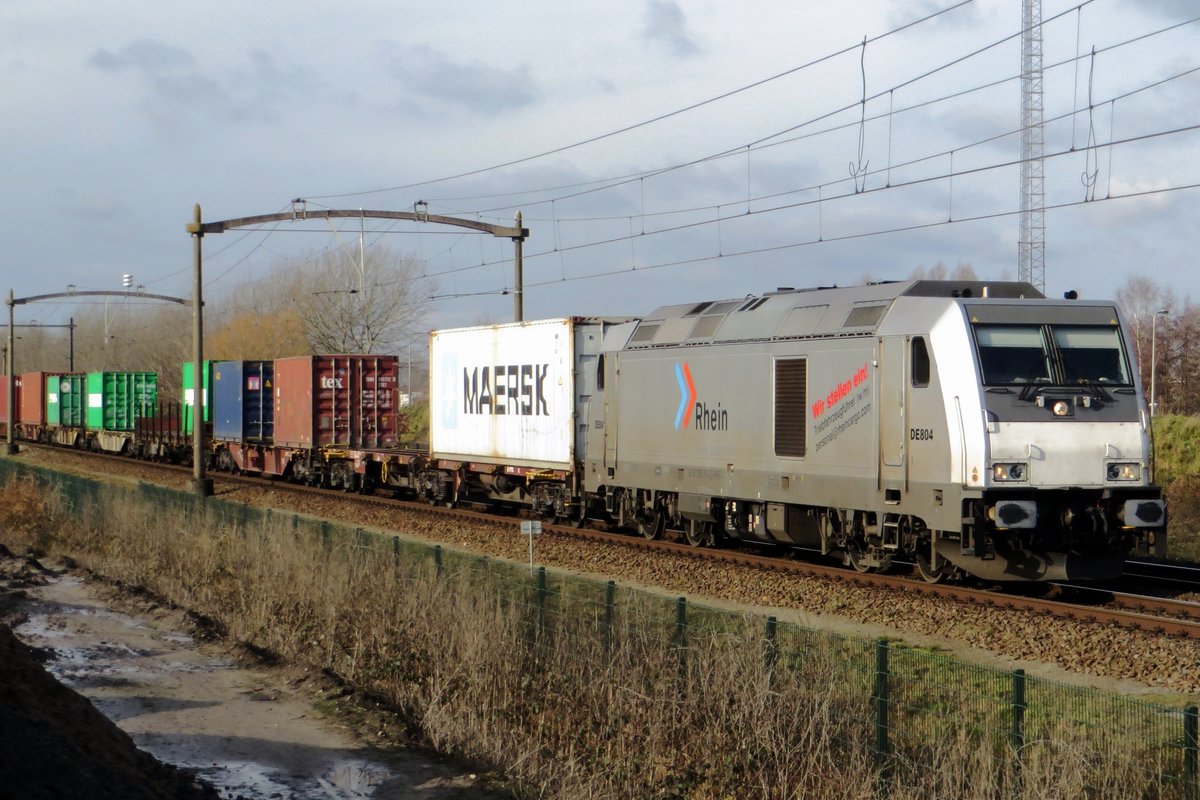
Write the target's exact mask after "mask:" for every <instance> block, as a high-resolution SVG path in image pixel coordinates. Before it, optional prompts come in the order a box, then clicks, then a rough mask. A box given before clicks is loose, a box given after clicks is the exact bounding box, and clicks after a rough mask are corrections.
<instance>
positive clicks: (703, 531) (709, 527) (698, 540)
mask: <svg viewBox="0 0 1200 800" xmlns="http://www.w3.org/2000/svg"><path fill="white" fill-rule="evenodd" d="M683 530H684V535H685V536H687V543H688V544H690V545H691V546H692V547H712V546H713V545H714V544H715V539H716V537H715V535H714V534H713V524H712V523H711V522H703V521H701V520H696V519H689V520H688V521H687V524H686V526H685V527H684V529H683Z"/></svg>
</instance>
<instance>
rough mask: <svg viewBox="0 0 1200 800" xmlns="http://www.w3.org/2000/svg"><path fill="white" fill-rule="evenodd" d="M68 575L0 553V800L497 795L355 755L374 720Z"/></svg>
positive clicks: (441, 799)
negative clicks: (0, 742)
mask: <svg viewBox="0 0 1200 800" xmlns="http://www.w3.org/2000/svg"><path fill="white" fill-rule="evenodd" d="M70 566H71V565H69V564H43V563H42V562H39V561H37V560H36V559H32V558H17V557H13V556H12V554H8V553H4V554H0V623H3V624H0V741H2V742H3V746H0V799H3V798H10V797H11V798H21V799H22V800H25V799H26V798H74V797H78V798H110V797H111V798H129V799H131V800H140V798H179V800H193V798H195V799H197V800H198V799H199V798H209V799H210V800H211V798H216V797H223V798H245V800H259V799H260V798H261V799H263V800H266V799H268V798H270V799H271V800H274V799H275V798H323V799H328V798H347V799H349V798H355V799H357V798H376V799H377V800H415V799H416V798H420V799H421V800H466V798H472V800H475V799H479V800H500V798H509V797H511V795H510V794H509V793H507V792H506V791H504V790H503V789H502V788H500V787H498V786H497V785H495V784H494V783H493V782H491V781H488V780H485V779H481V778H480V777H479V776H478V774H477V773H476V772H474V771H473V770H472V768H471V767H470V766H469V765H462V764H455V763H453V762H448V761H446V760H443V759H441V758H439V757H437V756H435V755H432V754H429V753H424V752H421V751H417V750H411V749H403V748H395V747H379V746H373V745H366V744H363V743H362V741H363V739H365V738H367V737H366V736H365V735H364V734H365V733H366V732H367V729H369V728H371V727H373V726H381V719H382V717H381V716H380V715H376V716H375V717H374V718H373V715H372V713H371V712H370V711H369V710H366V709H364V708H363V707H362V705H361V704H357V703H354V702H350V701H351V700H352V698H348V697H347V696H346V694H345V693H344V692H343V691H342V690H341V689H340V687H338V686H337V685H336V684H334V683H333V682H332V681H330V680H329V679H327V678H326V677H325V676H321V675H313V674H306V673H298V672H295V671H294V670H293V671H289V670H287V669H283V668H269V667H266V666H263V665H262V664H258V663H254V659H253V657H252V656H251V655H248V654H246V653H240V652H238V651H235V650H231V649H229V648H228V647H227V646H224V645H222V644H221V643H219V642H215V641H205V640H204V636H203V628H202V627H197V625H196V624H195V622H194V621H191V620H189V618H188V617H187V615H185V614H184V613H183V612H181V611H178V610H174V609H169V608H164V607H162V606H160V605H157V604H156V603H154V602H153V601H151V600H147V599H145V598H131V597H128V596H125V595H122V594H120V593H119V592H117V591H116V590H115V589H113V588H112V587H108V586H106V585H104V584H103V583H101V582H99V581H93V580H88V579H87V578H86V576H81V575H80V574H78V573H77V572H74V571H72V570H71V569H70ZM10 629H11V630H10ZM14 634H15V636H14ZM371 733H372V734H377V733H378V732H377V731H372V732H371ZM371 738H377V737H376V736H372V737H371Z"/></svg>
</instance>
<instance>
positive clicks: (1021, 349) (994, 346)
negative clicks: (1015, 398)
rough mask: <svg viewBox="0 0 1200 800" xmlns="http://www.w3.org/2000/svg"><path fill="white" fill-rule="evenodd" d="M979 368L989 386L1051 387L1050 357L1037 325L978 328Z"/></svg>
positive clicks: (983, 326) (985, 326) (976, 337)
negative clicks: (1021, 384)
mask: <svg viewBox="0 0 1200 800" xmlns="http://www.w3.org/2000/svg"><path fill="white" fill-rule="evenodd" d="M975 341H976V343H977V344H978V345H979V367H980V369H981V370H982V371H983V382H984V384H985V385H987V386H997V385H1005V384H1013V383H1045V384H1048V383H1050V353H1049V351H1048V349H1047V347H1046V341H1045V338H1044V337H1043V336H1042V329H1041V327H1040V326H1037V325H976V326H975Z"/></svg>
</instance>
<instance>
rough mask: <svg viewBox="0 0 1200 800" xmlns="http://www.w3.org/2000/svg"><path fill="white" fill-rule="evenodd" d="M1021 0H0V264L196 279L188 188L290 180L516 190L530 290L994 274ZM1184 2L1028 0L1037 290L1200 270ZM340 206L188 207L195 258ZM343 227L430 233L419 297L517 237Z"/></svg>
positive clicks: (316, 227) (1104, 288)
mask: <svg viewBox="0 0 1200 800" xmlns="http://www.w3.org/2000/svg"><path fill="white" fill-rule="evenodd" d="M1020 5H1021V4H1020V2H1019V0H1003V1H1001V0H974V1H973V2H971V1H970V0H968V2H965V3H960V2H958V0H921V2H911V0H910V1H909V2H901V1H900V0H870V1H867V0H863V1H859V0H850V2H847V3H838V4H834V3H812V2H797V0H752V2H749V3H719V2H714V1H713V0H703V1H702V2H690V1H689V0H627V1H626V2H623V3H616V4H614V3H611V2H604V3H601V2H597V1H596V0H573V1H572V2H569V3H563V2H545V1H544V0H526V1H525V2H521V3H517V4H515V5H514V4H508V5H502V4H494V3H487V4H485V3H477V2H463V0H442V2H438V3H419V4H418V3H409V2H403V1H402V0H393V1H392V2H385V1H384V0H346V1H345V2H341V3H315V2H309V1H308V0H293V2H290V3H274V2H262V3H249V4H248V3H230V2H226V1H225V0H208V2H205V3H203V4H200V5H197V4H195V3H180V2H175V0H163V1H162V2H157V3H136V4H135V3H124V4H101V3H84V2H66V1H65V0H36V2H35V1H34V0H0V42H2V43H3V47H2V49H0V75H2V76H3V79H2V81H0V98H2V104H3V115H2V116H0V131H2V137H3V139H2V140H3V145H4V146H3V147H2V148H0V175H2V176H3V186H4V188H5V191H4V192H3V194H2V195H0V214H2V215H3V221H4V222H3V226H2V230H3V231H4V257H3V261H2V262H0V263H2V264H3V266H2V267H0V274H3V276H4V278H6V280H5V281H3V283H4V284H6V286H4V287H0V288H8V287H11V288H12V289H13V291H14V292H15V293H16V295H17V296H18V297H22V296H28V295H33V294H41V293H48V292H58V291H64V290H65V289H66V287H67V286H68V285H69V284H73V285H75V286H76V287H78V288H79V289H120V288H121V275H122V274H123V273H131V274H133V276H134V281H135V283H137V284H141V285H145V286H146V289H147V291H151V292H156V293H161V294H172V295H188V294H190V291H191V288H190V281H191V263H192V262H191V259H192V244H191V241H190V240H189V238H188V235H187V233H186V232H185V225H186V224H187V222H188V221H189V220H190V218H191V215H192V208H193V205H194V204H196V203H199V204H201V205H202V207H203V212H204V218H205V219H206V220H220V219H229V218H235V217H243V216H251V215H260V214H270V213H275V212H279V211H282V210H285V209H290V208H291V207H292V201H293V200H294V199H296V198H303V199H304V200H305V205H306V207H307V208H310V209H319V208H334V209H383V210H400V211H407V210H412V209H413V208H414V203H417V202H418V201H424V202H425V203H426V204H427V208H428V210H429V211H430V213H435V214H444V215H450V216H457V217H463V218H469V219H479V220H483V221H486V222H491V223H497V224H511V221H512V219H513V214H514V213H515V212H516V211H521V212H522V213H523V214H524V219H525V224H526V226H527V227H528V228H529V229H530V238H529V239H528V241H527V242H526V245H525V252H526V260H525V277H526V284H527V286H526V312H525V315H526V318H527V319H534V318H539V317H552V316H565V315H576V314H578V315H589V314H610V315H616V314H621V315H626V314H632V315H637V314H641V313H646V312H648V311H650V310H652V309H653V308H655V307H656V306H658V305H662V304H667V303H677V302H687V301H693V300H702V299H712V298H716V297H737V296H743V295H747V294H751V293H761V292H763V291H769V290H772V289H774V288H776V287H778V286H797V287H799V286H813V285H827V284H834V283H838V284H843V285H844V284H847V283H855V282H860V281H863V280H883V279H892V278H896V279H899V278H905V277H907V276H908V275H909V274H910V273H912V272H913V270H914V269H917V268H920V267H924V268H929V267H932V266H934V265H935V264H937V263H939V262H940V263H944V264H946V265H947V266H949V267H953V266H955V265H957V264H960V263H967V264H970V265H971V266H973V267H974V269H975V270H976V271H977V272H978V273H979V274H980V275H981V276H982V277H984V278H987V279H1002V278H1009V279H1011V278H1015V277H1016V275H1017V241H1018V230H1019V226H1018V221H1019V220H1018V215H1017V213H1016V212H1017V211H1018V210H1019V208H1020V190H1021V186H1020V181H1019V167H1018V165H1017V161H1018V159H1019V157H1020V135H1019V126H1020V120H1021V94H1020V83H1019V81H1018V80H1017V76H1018V75H1019V73H1020V67H1021V57H1020V36H1019V33H1020V29H1021V20H1020ZM945 9H949V10H946V11H945V13H942V14H937V12H939V11H942V10H945ZM1197 14H1200V9H1197V7H1196V6H1195V4H1194V3H1192V2H1190V1H1189V0H1153V1H1152V0H1140V1H1139V2H1134V0H1084V2H1083V4H1082V6H1080V5H1079V3H1078V0H1071V2H1069V3H1068V2H1062V1H1061V0H1045V2H1044V4H1043V11H1042V16H1043V21H1044V26H1043V37H1044V45H1043V64H1044V68H1045V73H1044V90H1045V93H1044V117H1045V120H1046V125H1045V146H1044V149H1045V154H1046V160H1045V162H1044V163H1045V166H1044V169H1045V203H1046V207H1047V209H1048V210H1047V211H1046V215H1045V222H1046V247H1045V260H1046V290H1047V294H1059V293H1061V292H1062V291H1065V290H1067V289H1072V288H1074V289H1079V290H1080V291H1081V293H1082V294H1083V295H1084V296H1089V297H1096V296H1103V295H1112V294H1113V293H1114V292H1115V291H1116V289H1117V287H1119V286H1120V285H1121V284H1122V283H1123V282H1124V281H1125V280H1126V279H1127V278H1128V277H1129V276H1131V275H1150V276H1152V277H1154V278H1156V279H1157V280H1159V281H1160V282H1162V283H1164V284H1168V285H1171V286H1174V287H1175V289H1176V291H1177V292H1178V294H1179V295H1180V296H1185V295H1191V296H1192V297H1193V299H1196V300H1200V272H1198V271H1197V269H1196V267H1195V262H1196V258H1197V253H1198V252H1200V232H1198V231H1200V224H1198V222H1197V217H1198V215H1197V213H1196V212H1197V209H1198V200H1200V191H1198V190H1197V189H1194V188H1188V187H1190V186H1193V185H1195V184H1200V131H1197V130H1192V128H1193V126H1196V125H1200V71H1194V70H1197V69H1198V68H1200V55H1197V53H1198V52H1200V48H1198V47H1197V45H1198V44H1200V22H1197V21H1194V20H1193V18H1194V17H1195V16H1196V15H1197ZM926 17H930V18H929V19H925V20H924V21H921V20H922V19H923V18H926ZM864 42H865V44H864ZM1093 51H1094V52H1093ZM338 227H339V229H338V230H332V229H331V227H330V226H329V225H328V224H326V223H323V222H321V223H314V222H309V223H305V224H285V225H277V226H271V227H270V229H264V230H254V231H248V230H238V231H230V232H227V233H224V234H220V235H212V236H209V237H207V238H206V239H205V242H204V246H205V252H206V262H205V274H206V277H207V278H208V281H211V283H210V285H209V288H208V290H207V291H209V292H211V293H212V297H213V298H214V303H215V304H219V303H220V298H221V293H222V292H229V291H233V290H235V289H236V288H237V287H238V286H240V285H244V284H246V283H247V282H251V281H256V280H258V281H261V280H262V276H265V275H266V274H268V272H269V271H270V269H271V268H272V266H273V265H276V264H278V263H279V262H281V261H283V260H286V259H290V260H291V261H290V263H295V260H296V259H300V258H305V257H316V256H317V255H319V254H320V253H322V252H324V251H327V250H331V249H332V250H345V251H347V252H350V251H353V250H354V249H355V248H357V246H358V238H359V224H358V223H357V222H356V221H349V222H343V224H341V225H340V226H338ZM362 228H363V234H364V236H363V238H364V241H365V243H366V245H367V246H368V247H376V246H380V245H386V246H387V247H388V248H389V249H390V250H392V251H394V252H397V253H401V254H409V255H412V256H413V257H415V258H417V259H420V261H421V263H422V267H423V269H424V271H425V273H426V274H427V275H428V276H429V277H430V279H431V280H430V286H431V287H432V288H430V289H429V290H428V291H429V292H430V293H431V294H434V295H436V299H434V300H431V303H430V312H429V315H428V323H429V325H430V326H439V327H444V326H452V325H460V324H473V323H477V322H482V321H504V320H507V319H510V318H511V315H512V299H511V296H508V295H505V294H503V292H504V291H505V290H508V289H511V287H512V281H513V278H512V255H513V248H512V243H511V242H510V241H508V240H505V239H494V238H492V237H490V236H486V235H479V234H475V233H472V232H469V231H467V230H464V229H461V228H447V227H441V226H435V225H419V224H413V223H398V222H394V221H390V222H385V221H380V220H366V221H365V222H363V223H362ZM32 308H33V307H32V306H31V307H30V308H29V310H27V309H22V313H23V314H26V315H27V316H29V317H39V316H40V318H41V319H42V320H43V321H45V320H50V319H52V318H53V317H54V316H55V315H59V316H63V317H65V316H67V315H68V314H70V313H72V311H73V307H72V306H69V305H66V304H55V305H53V306H46V307H40V308H38V310H37V312H36V313H35V312H34V311H33V310H32ZM216 310H217V308H216V307H214V311H216Z"/></svg>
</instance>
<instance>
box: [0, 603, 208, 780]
mask: <svg viewBox="0 0 1200 800" xmlns="http://www.w3.org/2000/svg"><path fill="white" fill-rule="evenodd" d="M0 741H3V746H0V797H3V798H9V797H11V798H22V800H34V799H35V798H56V800H57V799H58V798H68V797H88V798H97V799H100V798H113V799H114V800H116V799H117V798H121V800H141V799H142V798H146V800H151V799H152V798H169V799H170V800H201V798H203V799H204V800H212V798H216V797H217V793H216V791H214V790H213V789H212V788H211V787H208V786H205V785H202V784H200V783H199V782H198V781H197V780H196V779H195V778H194V777H193V776H191V775H188V774H187V773H184V772H181V771H180V770H178V769H175V768H174V767H171V766H168V765H165V764H162V763H160V762H159V761H156V760H155V759H154V758H153V757H152V756H150V755H149V754H148V753H144V752H142V751H141V750H138V749H137V747H135V746H134V744H133V740H132V739H130V738H129V736H127V735H126V734H125V733H124V732H122V731H121V729H120V728H118V727H117V726H116V725H114V724H113V723H112V722H110V721H109V720H108V719H107V718H105V717H104V715H102V714H101V713H100V712H99V711H97V710H96V709H95V707H94V706H92V704H91V703H90V702H88V701H87V700H86V699H85V698H83V697H81V696H80V695H78V694H76V693H75V692H73V691H71V690H70V689H68V688H66V687H65V686H63V685H61V684H60V683H59V682H58V681H56V680H55V679H54V677H53V676H52V675H50V673H48V672H46V670H45V669H43V668H42V665H41V664H40V663H39V662H38V659H37V654H36V653H35V652H34V651H33V650H31V649H30V648H29V647H27V646H26V645H24V644H22V643H21V642H20V641H19V640H18V639H17V638H16V637H15V636H14V635H13V633H12V630H11V629H10V628H8V627H7V626H2V625H0Z"/></svg>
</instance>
